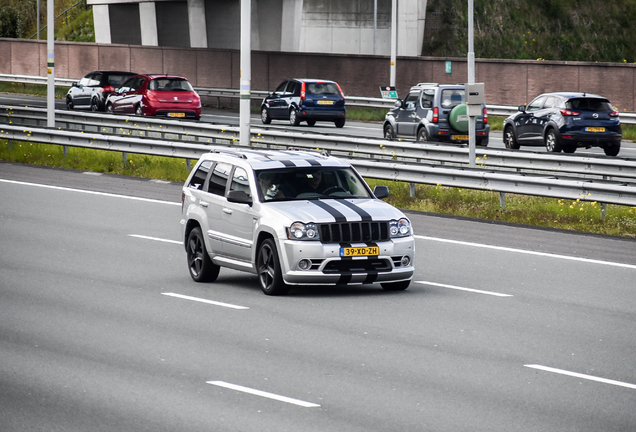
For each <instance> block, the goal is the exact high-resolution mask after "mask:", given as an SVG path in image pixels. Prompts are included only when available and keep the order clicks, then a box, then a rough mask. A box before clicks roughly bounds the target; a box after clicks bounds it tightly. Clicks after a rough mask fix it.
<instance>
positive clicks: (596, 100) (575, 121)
mask: <svg viewBox="0 0 636 432" xmlns="http://www.w3.org/2000/svg"><path fill="white" fill-rule="evenodd" d="M622 136H623V132H622V129H621V123H620V120H619V117H618V111H616V110H615V109H614V107H613V106H612V104H611V103H610V102H609V100H607V98H605V97H603V96H599V95H595V94H590V93H575V92H558V93H544V94H542V95H540V96H537V97H536V98H535V99H534V100H533V101H532V102H530V103H529V104H528V106H524V105H522V106H520V107H519V112H517V113H516V114H513V115H511V116H510V117H508V118H507V119H506V120H504V144H505V145H506V147H507V148H509V149H518V148H519V147H520V146H522V145H531V146H541V145H545V147H546V149H547V150H548V151H549V152H554V153H559V152H561V151H564V152H565V153H574V152H575V151H576V149H577V148H579V147H585V148H590V147H601V148H602V149H603V150H604V151H605V154H606V155H608V156H616V155H618V152H619V151H620V149H621V138H622Z"/></svg>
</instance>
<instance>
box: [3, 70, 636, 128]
mask: <svg viewBox="0 0 636 432" xmlns="http://www.w3.org/2000/svg"><path fill="white" fill-rule="evenodd" d="M0 81H6V82H17V83H25V84H46V77H40V76H30V75H9V74H0ZM76 81H79V80H77V79H68V78H55V85H58V86H64V87H70V86H71V85H72V84H73V83H74V82H76ZM194 90H195V91H196V92H197V93H199V95H200V96H207V97H216V98H217V99H218V98H233V99H238V98H240V91H239V90H238V89H222V88H209V87H194ZM251 93H252V99H256V100H260V99H263V98H264V97H265V96H266V95H267V94H268V93H269V92H268V91H264V90H252V92H251ZM345 100H346V103H347V105H350V106H359V107H370V108H381V109H387V110H389V109H392V108H394V107H395V100H394V99H382V98H371V97H362V96H346V95H345ZM517 108H518V107H516V106H509V105H486V109H488V114H490V115H499V116H509V115H511V114H514V113H516V112H517V111H518V109H517ZM620 119H621V123H623V124H636V113H620Z"/></svg>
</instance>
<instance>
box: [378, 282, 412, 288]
mask: <svg viewBox="0 0 636 432" xmlns="http://www.w3.org/2000/svg"><path fill="white" fill-rule="evenodd" d="M410 284H411V281H410V280H407V281H402V282H386V283H383V284H381V285H382V288H383V289H384V290H385V291H404V290H405V289H407V288H408V287H409V285H410Z"/></svg>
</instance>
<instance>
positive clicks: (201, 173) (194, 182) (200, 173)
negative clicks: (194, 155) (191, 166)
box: [188, 161, 212, 189]
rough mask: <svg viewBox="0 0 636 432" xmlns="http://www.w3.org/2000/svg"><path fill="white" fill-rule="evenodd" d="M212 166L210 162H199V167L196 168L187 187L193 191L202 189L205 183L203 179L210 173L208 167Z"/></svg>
mask: <svg viewBox="0 0 636 432" xmlns="http://www.w3.org/2000/svg"><path fill="white" fill-rule="evenodd" d="M211 166H212V162H211V161H204V162H201V165H199V167H198V168H197V170H196V171H195V173H194V175H193V176H192V179H191V180H190V184H188V187H191V188H193V189H202V188H203V183H205V178H206V177H207V176H208V172H210V167H211Z"/></svg>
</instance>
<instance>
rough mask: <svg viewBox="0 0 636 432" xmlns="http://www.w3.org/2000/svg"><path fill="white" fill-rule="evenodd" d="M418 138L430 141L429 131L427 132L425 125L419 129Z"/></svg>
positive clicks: (418, 139)
mask: <svg viewBox="0 0 636 432" xmlns="http://www.w3.org/2000/svg"><path fill="white" fill-rule="evenodd" d="M416 139H417V141H422V142H426V141H428V132H426V128H425V127H424V126H422V127H421V128H419V130H418V131H417V138H416Z"/></svg>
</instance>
